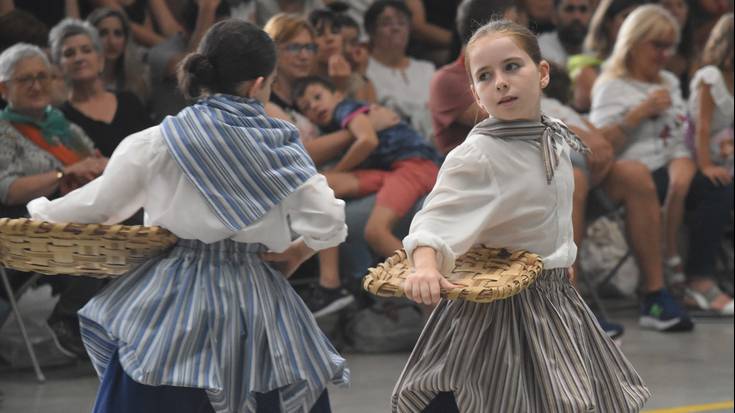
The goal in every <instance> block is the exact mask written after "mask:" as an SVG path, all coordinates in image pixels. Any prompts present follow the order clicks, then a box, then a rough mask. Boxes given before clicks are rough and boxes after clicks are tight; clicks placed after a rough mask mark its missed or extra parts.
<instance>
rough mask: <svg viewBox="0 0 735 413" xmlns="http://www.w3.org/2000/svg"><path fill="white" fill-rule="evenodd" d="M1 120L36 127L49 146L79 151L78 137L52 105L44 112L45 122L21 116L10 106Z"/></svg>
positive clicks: (2, 113) (0, 116) (1, 116)
mask: <svg viewBox="0 0 735 413" xmlns="http://www.w3.org/2000/svg"><path fill="white" fill-rule="evenodd" d="M0 120H5V121H8V122H15V123H30V124H31V125H35V126H36V127H38V128H39V129H40V130H41V135H43V138H44V139H45V140H46V142H47V143H48V144H49V145H52V146H55V145H58V144H59V143H61V144H62V145H64V146H66V147H67V148H72V149H77V148H78V147H79V144H78V142H77V139H76V136H74V134H73V133H72V131H71V128H70V127H69V121H68V120H66V118H65V117H64V114H63V113H61V111H60V110H58V109H56V108H54V107H52V106H51V105H49V106H46V109H44V110H43V120H42V121H40V122H39V121H38V120H36V119H33V118H31V117H30V116H26V115H21V114H20V113H18V112H16V111H14V110H13V109H12V108H11V107H10V106H7V107H6V108H5V110H3V111H2V112H0Z"/></svg>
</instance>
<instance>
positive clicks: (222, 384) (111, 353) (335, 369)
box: [28, 19, 349, 413]
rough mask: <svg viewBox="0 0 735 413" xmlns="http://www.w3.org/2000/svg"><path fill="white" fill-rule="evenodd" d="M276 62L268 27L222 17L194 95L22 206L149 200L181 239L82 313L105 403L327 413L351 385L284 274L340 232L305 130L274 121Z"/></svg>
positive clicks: (110, 214) (149, 217)
mask: <svg viewBox="0 0 735 413" xmlns="http://www.w3.org/2000/svg"><path fill="white" fill-rule="evenodd" d="M275 63H276V49H275V46H274V44H273V41H272V40H271V39H270V37H269V36H268V35H267V34H266V33H265V32H263V31H262V30H260V29H258V28H257V27H255V26H253V25H251V24H249V23H246V22H244V21H239V20H235V19H232V20H225V21H223V22H220V23H218V24H216V25H214V26H213V27H212V28H211V29H210V30H209V32H208V33H207V34H206V35H205V36H204V38H203V39H202V42H201V44H200V46H199V50H198V52H196V53H192V54H190V55H189V56H188V57H187V58H186V59H185V60H184V62H183V63H182V65H181V66H180V69H179V86H180V88H181V90H182V92H183V93H184V94H185V95H188V96H189V97H193V98H199V101H198V102H197V103H196V104H194V105H193V106H190V107H188V108H186V109H184V110H182V111H181V112H180V113H179V114H178V115H176V116H173V117H167V118H166V119H165V120H164V121H163V123H161V125H160V126H157V127H153V128H150V129H147V130H145V131H143V132H140V133H137V134H135V135H132V136H130V137H128V138H127V139H125V140H124V141H123V142H122V143H121V145H120V146H119V147H118V149H117V150H116V151H115V153H114V154H113V156H112V158H111V159H110V162H109V164H108V165H107V169H106V170H105V172H104V174H103V175H102V176H101V177H100V178H98V179H97V180H95V181H93V182H91V183H90V184H88V185H87V186H85V187H83V188H81V189H79V190H77V191H74V192H72V193H70V194H69V195H67V196H65V197H64V198H61V199H58V200H55V201H53V202H49V201H48V200H46V199H45V198H40V199H36V200H34V201H31V203H30V204H29V205H28V209H29V211H30V212H31V215H32V217H33V218H35V219H43V220H48V221H54V222H83V223H93V222H99V223H106V224H112V223H116V222H120V221H122V220H123V219H125V218H127V217H128V216H129V215H131V214H132V213H133V212H135V211H136V210H138V209H139V208H140V207H144V208H145V213H146V224H147V225H160V226H162V227H164V228H167V229H169V230H170V231H171V232H173V233H174V234H176V235H177V236H178V237H179V238H180V241H179V242H178V243H177V244H176V246H174V247H173V249H171V250H170V251H169V252H168V253H166V254H165V255H163V256H160V257H157V258H155V259H152V260H150V261H149V262H147V263H145V264H144V265H142V266H141V267H139V268H138V269H136V270H134V271H133V272H131V273H129V274H126V275H125V276H123V277H120V278H118V279H117V280H115V281H114V282H113V283H112V284H111V285H110V286H109V287H108V288H106V289H105V290H104V291H103V292H102V293H100V294H99V295H98V296H97V297H95V298H94V299H92V300H91V301H90V302H89V304H87V305H86V306H85V307H84V308H83V309H82V310H81V311H80V312H79V318H80V320H81V330H82V337H83V340H84V343H85V346H86V347H87V351H88V353H89V355H90V358H91V359H92V362H93V364H94V367H95V369H96V370H97V373H98V374H99V376H100V377H101V378H102V384H101V386H100V389H99V392H98V395H97V401H96V403H95V410H94V411H95V412H105V413H106V412H139V413H140V412H146V413H154V412H155V413H158V412H212V411H217V412H268V413H271V412H284V413H285V412H304V413H305V412H308V411H312V412H328V411H329V400H328V397H327V394H326V390H325V388H326V386H327V383H328V382H332V383H335V384H346V383H347V382H348V381H349V371H348V370H347V369H346V366H345V361H344V359H343V358H342V357H340V356H339V354H337V352H336V351H335V350H334V348H333V347H332V345H331V344H330V343H329V342H328V340H327V338H326V337H325V336H324V335H323V334H322V333H321V332H320V330H319V328H318V326H317V324H316V322H315V321H314V318H313V317H312V315H311V313H310V312H309V310H308V309H307V308H306V306H305V305H304V303H303V302H302V301H301V300H300V299H299V297H298V296H297V295H296V293H295V292H294V290H293V289H292V288H291V286H290V285H289V284H288V282H287V280H286V276H288V275H290V273H291V272H292V271H293V270H294V269H295V268H296V267H297V266H298V265H299V264H300V263H301V262H303V260H305V259H306V258H307V257H309V256H310V255H311V254H313V253H314V250H317V249H323V248H327V247H333V246H336V245H337V244H339V243H340V242H342V241H343V240H344V238H345V236H346V226H345V224H344V203H343V202H342V201H340V200H337V199H335V198H334V196H333V192H332V191H331V190H330V189H329V187H328V186H327V183H326V180H325V179H324V177H323V176H321V175H319V174H317V173H316V170H315V168H314V165H313V164H312V162H311V160H310V159H309V157H308V155H307V154H306V152H305V150H304V148H303V146H302V145H301V143H300V140H299V137H298V132H297V130H296V128H295V127H294V126H293V125H291V124H290V123H287V122H283V121H280V120H276V119H273V118H270V117H268V116H267V115H266V114H265V111H264V109H263V103H262V102H264V101H266V100H267V99H268V96H269V95H270V87H271V83H272V81H273V78H274V68H275ZM289 220H290V223H291V228H293V230H294V231H296V232H297V233H299V234H301V235H302V238H300V239H299V240H297V241H294V242H292V241H291V237H290V235H291V234H290V229H289V226H288V221H289ZM268 249H269V250H272V251H281V252H282V253H272V252H271V253H267V252H266V251H267V250H268ZM263 259H267V260H270V261H274V264H273V265H269V264H268V263H266V262H264V260H263ZM278 269H280V270H281V271H280V272H279V270H278Z"/></svg>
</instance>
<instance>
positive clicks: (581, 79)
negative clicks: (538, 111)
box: [567, 0, 645, 113]
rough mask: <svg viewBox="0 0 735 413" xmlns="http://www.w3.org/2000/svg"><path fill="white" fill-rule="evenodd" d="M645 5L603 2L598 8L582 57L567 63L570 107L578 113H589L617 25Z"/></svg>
mask: <svg viewBox="0 0 735 413" xmlns="http://www.w3.org/2000/svg"><path fill="white" fill-rule="evenodd" d="M644 3H645V2H644V1H643V0H602V1H601V2H600V4H599V5H598V6H597V9H596V10H595V13H594V14H593V15H592V21H591V22H590V25H589V29H588V30H587V37H585V39H584V54H581V55H575V56H572V57H570V58H569V61H568V62H567V70H568V71H569V76H571V78H572V82H574V94H573V101H572V107H574V109H576V110H577V111H578V112H581V113H587V112H589V110H590V102H591V100H590V96H591V92H592V85H593V84H594V83H595V80H596V79H597V76H598V75H599V74H600V66H601V65H602V62H604V61H605V59H607V58H608V56H610V53H611V52H612V49H613V46H614V45H615V39H617V37H618V30H620V25H621V24H623V20H625V18H626V17H627V16H628V15H629V14H630V13H631V12H632V11H633V10H635V8H636V7H638V6H640V5H641V4H644Z"/></svg>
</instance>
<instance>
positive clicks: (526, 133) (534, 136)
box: [470, 115, 590, 184]
mask: <svg viewBox="0 0 735 413" xmlns="http://www.w3.org/2000/svg"><path fill="white" fill-rule="evenodd" d="M474 132H477V133H481V134H483V135H490V136H494V137H496V138H500V139H508V140H512V139H520V140H526V141H536V142H538V143H539V144H540V148H541V153H542V156H543V159H544V169H545V170H546V183H548V184H551V180H552V179H553V178H554V169H555V168H556V167H557V166H558V165H559V154H558V153H557V152H556V149H557V145H558V144H559V142H566V143H567V144H568V145H569V146H570V147H571V148H572V149H574V150H575V151H577V152H580V153H584V154H586V153H589V152H590V150H589V148H588V147H587V145H585V144H584V142H582V141H581V140H580V139H579V138H578V137H577V135H575V134H574V132H572V131H571V130H569V128H568V127H567V126H566V125H565V124H564V123H563V122H561V121H560V120H557V119H554V118H551V117H549V116H546V115H541V121H540V122H534V121H530V120H515V121H502V120H498V119H495V118H488V119H485V120H483V121H482V122H480V123H478V124H477V125H475V127H474V128H473V129H472V131H471V132H470V134H472V133H474Z"/></svg>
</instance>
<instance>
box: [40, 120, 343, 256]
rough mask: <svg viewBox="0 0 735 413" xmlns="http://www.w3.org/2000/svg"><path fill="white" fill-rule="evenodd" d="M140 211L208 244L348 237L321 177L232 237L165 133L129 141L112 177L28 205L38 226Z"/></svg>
mask: <svg viewBox="0 0 735 413" xmlns="http://www.w3.org/2000/svg"><path fill="white" fill-rule="evenodd" d="M141 207H142V208H144V209H145V224H146V225H158V226H161V227H164V228H166V229H168V230H169V231H171V232H172V233H174V234H175V235H176V236H178V237H179V238H184V239H198V240H200V241H203V242H205V243H212V242H216V241H221V240H224V239H228V238H230V239H232V240H234V241H238V242H247V243H256V242H258V243H262V244H264V245H266V246H267V247H268V248H269V249H271V250H272V251H277V252H280V251H283V250H285V249H286V248H287V247H288V246H289V244H290V242H291V239H292V238H291V230H290V229H289V221H290V224H291V228H292V229H293V231H294V232H296V233H297V234H299V235H301V236H303V238H304V241H305V242H306V244H307V245H308V246H309V247H310V248H312V249H315V250H318V249H324V248H329V247H333V246H336V245H338V244H339V243H341V242H342V241H344V239H345V238H346V236H347V226H346V225H345V214H344V201H342V200H339V199H335V198H334V192H333V191H332V190H331V189H330V188H329V186H327V181H326V179H325V178H324V176H322V175H315V176H313V177H312V178H310V179H309V180H308V181H306V182H305V183H304V184H303V185H301V186H300V187H299V188H298V189H297V190H296V191H295V192H293V193H291V194H290V195H289V196H288V197H286V198H285V199H284V200H283V201H281V203H280V204H278V205H277V206H275V207H273V208H272V209H271V210H270V211H268V213H267V214H266V215H264V216H263V217H262V218H261V219H260V220H259V221H257V222H256V223H254V224H252V225H250V226H248V227H246V228H244V229H242V230H241V231H238V232H233V231H231V230H229V229H228V228H227V227H225V226H224V224H222V223H221V222H220V220H219V219H218V218H217V216H216V215H215V214H214V212H212V210H211V209H210V207H209V204H208V203H207V202H206V201H205V199H204V197H203V196H202V195H201V194H200V193H199V192H198V190H197V189H196V188H195V187H194V186H193V185H192V184H191V182H190V181H189V179H188V177H187V176H186V174H184V172H183V171H182V170H181V168H180V167H179V165H178V164H177V163H176V160H175V159H173V158H172V157H171V155H170V153H169V151H168V148H167V146H166V143H165V141H164V139H163V135H162V134H161V131H160V127H159V126H154V127H152V128H149V129H146V130H144V131H141V132H138V133H136V134H134V135H131V136H129V137H127V138H126V139H125V140H124V141H123V142H122V143H121V144H120V145H119V146H118V148H117V149H116V150H115V152H114V153H113V154H112V157H111V158H110V161H109V163H108V164H107V168H106V169H105V172H104V173H103V174H102V175H101V176H100V177H98V178H97V179H95V180H94V181H92V182H90V183H89V184H87V185H85V186H83V187H81V188H79V189H77V190H75V191H73V192H71V193H69V194H67V195H66V196H64V197H63V198H59V199H56V200H54V201H49V200H48V199H46V198H37V199H34V200H33V201H31V202H29V203H28V211H29V212H30V214H31V217H32V218H33V219H39V220H45V221H51V222H77V223H104V224H114V223H118V222H121V221H123V220H125V219H126V218H128V217H129V216H131V215H132V214H133V213H135V211H137V210H138V209H140V208H141Z"/></svg>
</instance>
